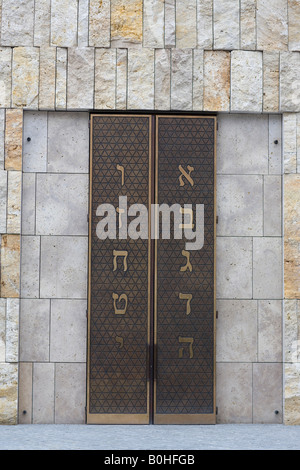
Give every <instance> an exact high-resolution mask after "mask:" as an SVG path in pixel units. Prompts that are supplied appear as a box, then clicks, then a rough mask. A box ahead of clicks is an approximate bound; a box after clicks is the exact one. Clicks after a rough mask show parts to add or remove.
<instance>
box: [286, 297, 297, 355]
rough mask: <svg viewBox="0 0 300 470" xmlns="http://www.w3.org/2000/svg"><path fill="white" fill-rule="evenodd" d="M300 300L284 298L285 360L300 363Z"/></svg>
mask: <svg viewBox="0 0 300 470" xmlns="http://www.w3.org/2000/svg"><path fill="white" fill-rule="evenodd" d="M299 326H300V309H299V300H291V299H288V300H286V299H285V300H284V361H285V362H293V363H300V342H299V339H298V331H299Z"/></svg>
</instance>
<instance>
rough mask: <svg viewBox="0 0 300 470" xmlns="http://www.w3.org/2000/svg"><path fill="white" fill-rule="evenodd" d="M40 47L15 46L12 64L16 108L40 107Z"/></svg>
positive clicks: (13, 95)
mask: <svg viewBox="0 0 300 470" xmlns="http://www.w3.org/2000/svg"><path fill="white" fill-rule="evenodd" d="M39 57H40V50H39V48H38V47H15V48H14V51H13V65H12V105H13V107H16V108H29V109H37V108H38V95H39Z"/></svg>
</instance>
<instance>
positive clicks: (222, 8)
mask: <svg viewBox="0 0 300 470" xmlns="http://www.w3.org/2000/svg"><path fill="white" fill-rule="evenodd" d="M213 18H214V49H225V50H228V49H229V50H231V49H238V48H239V46H240V44H239V43H240V37H239V36H240V2H239V0H227V1H226V2H224V0H214V17H213Z"/></svg>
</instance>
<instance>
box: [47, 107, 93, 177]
mask: <svg viewBox="0 0 300 470" xmlns="http://www.w3.org/2000/svg"><path fill="white" fill-rule="evenodd" d="M88 120H89V115H88V113H84V112H81V113H74V112H73V113H68V112H59V113H57V112H49V113H48V166H47V170H48V171H49V172H53V173H88V172H89V126H88Z"/></svg>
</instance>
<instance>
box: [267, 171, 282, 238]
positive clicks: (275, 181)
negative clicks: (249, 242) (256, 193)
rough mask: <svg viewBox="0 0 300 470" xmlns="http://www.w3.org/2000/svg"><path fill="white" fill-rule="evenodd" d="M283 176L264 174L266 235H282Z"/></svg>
mask: <svg viewBox="0 0 300 470" xmlns="http://www.w3.org/2000/svg"><path fill="white" fill-rule="evenodd" d="M281 182H282V179H281V176H279V175H265V176H264V235H265V236H266V237H268V236H275V237H276V236H277V237H280V236H281V205H282V204H281V201H282V199H281Z"/></svg>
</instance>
